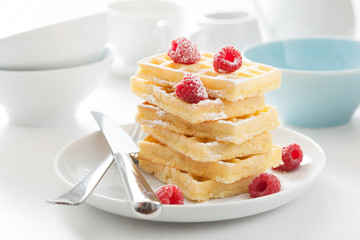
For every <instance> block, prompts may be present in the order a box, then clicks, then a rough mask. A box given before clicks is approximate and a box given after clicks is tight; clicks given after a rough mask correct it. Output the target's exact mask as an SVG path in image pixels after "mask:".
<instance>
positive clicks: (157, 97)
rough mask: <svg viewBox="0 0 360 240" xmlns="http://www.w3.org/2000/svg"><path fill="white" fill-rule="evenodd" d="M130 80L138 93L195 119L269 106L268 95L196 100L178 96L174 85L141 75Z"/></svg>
mask: <svg viewBox="0 0 360 240" xmlns="http://www.w3.org/2000/svg"><path fill="white" fill-rule="evenodd" d="M130 81H131V89H132V91H133V93H135V94H136V95H137V96H139V97H141V98H143V99H144V100H145V101H147V102H149V103H151V104H153V105H156V106H158V107H159V108H161V109H163V110H165V111H167V112H169V113H171V114H173V115H176V116H178V117H180V118H182V119H184V120H186V121H188V122H191V123H201V122H206V121H215V120H219V119H227V118H232V117H238V116H244V115H248V114H252V113H254V112H256V111H258V110H261V109H263V108H264V106H265V97H264V95H261V96H259V97H252V98H247V99H244V100H239V101H236V102H230V101H227V100H223V99H219V98H217V99H207V100H204V101H201V102H199V103H197V104H192V103H188V102H185V101H183V100H181V99H180V98H178V97H177V96H176V94H175V92H174V90H172V89H171V88H165V87H161V86H157V85H155V84H153V83H152V82H150V81H149V80H146V79H143V78H139V77H137V76H133V77H132V78H131V80H130Z"/></svg>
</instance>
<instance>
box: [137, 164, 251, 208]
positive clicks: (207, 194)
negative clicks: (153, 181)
mask: <svg viewBox="0 0 360 240" xmlns="http://www.w3.org/2000/svg"><path fill="white" fill-rule="evenodd" d="M139 166H140V168H141V169H142V170H144V171H145V172H147V173H150V174H153V175H154V176H155V177H156V178H157V179H159V180H160V181H161V182H164V183H167V184H173V185H176V186H178V187H179V188H180V189H181V191H182V193H183V195H184V197H186V198H187V199H190V200H193V201H199V202H204V201H207V200H209V199H212V198H225V197H230V196H234V195H238V194H242V193H247V192H248V191H249V188H248V185H249V183H250V182H251V180H253V179H254V177H255V175H253V176H250V177H247V178H243V179H240V180H238V181H236V182H234V183H230V184H225V183H220V182H216V181H213V180H210V179H208V178H203V177H198V176H195V175H191V174H189V173H186V172H181V171H180V170H178V169H176V168H172V167H168V166H166V165H162V164H158V163H154V162H151V161H147V160H143V159H139Z"/></svg>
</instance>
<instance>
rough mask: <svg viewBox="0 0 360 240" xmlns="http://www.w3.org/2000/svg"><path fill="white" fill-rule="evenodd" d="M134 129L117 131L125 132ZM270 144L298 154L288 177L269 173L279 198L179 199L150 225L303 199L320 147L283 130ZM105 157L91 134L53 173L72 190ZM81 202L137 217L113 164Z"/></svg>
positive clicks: (227, 215) (153, 182)
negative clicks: (299, 158) (296, 150)
mask: <svg viewBox="0 0 360 240" xmlns="http://www.w3.org/2000/svg"><path fill="white" fill-rule="evenodd" d="M133 126H134V124H128V125H123V126H122V127H123V128H124V129H125V130H126V131H128V132H130V131H131V129H132V128H133ZM273 142H274V144H278V145H281V146H286V145H288V144H290V143H294V142H295V143H297V144H299V145H300V146H301V148H302V150H303V152H304V158H303V162H302V163H301V165H300V166H299V167H298V168H297V169H296V170H294V171H292V172H287V173H281V172H277V171H272V170H269V171H270V172H272V173H273V174H275V175H276V176H277V177H278V178H279V179H280V181H281V184H282V187H281V191H280V192H279V193H276V194H273V195H269V196H265V197H261V198H254V199H251V198H250V197H249V194H242V195H238V196H234V197H229V198H225V199H214V200H210V201H208V202H204V203H195V202H191V201H188V200H185V203H184V205H180V206H178V205H164V209H163V211H162V213H161V214H160V216H158V217H157V218H156V219H152V220H153V221H166V222H207V221H218V220H225V219H233V218H240V217H245V216H249V215H253V214H257V213H261V212H265V211H268V210H271V209H274V208H277V207H279V206H281V205H284V204H286V203H288V202H290V201H292V200H294V199H295V198H297V197H298V196H300V195H301V194H303V193H304V192H305V191H306V190H307V189H308V188H309V187H310V186H311V185H312V184H313V183H314V181H315V179H316V178H317V176H318V175H319V173H320V171H321V170H322V168H323V167H324V164H325V154H324V152H323V150H322V149H321V147H320V146H319V145H318V144H317V143H316V142H314V141H313V140H311V139H310V138H308V137H306V136H304V135H303V134H300V133H298V132H295V131H293V130H289V129H286V128H281V127H279V128H277V129H275V130H274V131H273ZM109 152H110V150H109V148H108V146H107V143H106V141H105V139H104V137H103V135H102V133H101V132H94V133H92V134H89V135H87V136H85V137H82V138H80V139H78V140H76V141H74V142H72V143H70V144H68V145H67V146H65V147H64V148H63V149H62V150H61V151H60V153H59V154H58V156H57V158H56V160H55V170H56V173H57V174H58V176H59V177H60V179H61V180H62V181H63V182H64V183H65V185H66V187H67V188H68V189H70V188H72V187H73V186H75V184H76V183H78V182H79V181H80V180H82V179H83V178H84V177H85V176H86V175H87V174H88V173H89V172H90V171H91V170H92V169H93V168H95V167H96V166H97V164H99V163H100V161H102V160H103V159H104V157H105V156H106V155H107V154H108V153H109ZM144 176H145V178H146V179H147V181H148V182H149V184H150V186H152V187H153V189H154V190H155V189H156V188H158V187H159V186H162V185H164V184H163V183H161V182H159V181H158V180H157V179H155V177H153V176H152V175H149V174H144ZM87 203H88V204H90V205H92V206H94V207H96V208H99V209H102V210H105V211H108V212H111V213H114V214H118V215H122V216H126V217H131V218H139V217H137V216H136V215H135V214H134V213H133V212H132V211H131V208H130V203H129V202H128V201H127V197H126V192H125V189H124V188H123V186H122V180H121V177H120V175H119V173H118V170H117V168H116V166H115V164H113V165H112V166H111V167H110V169H109V170H108V172H107V173H106V174H105V176H104V177H103V179H102V180H101V182H100V183H99V184H98V186H97V187H96V189H95V190H94V192H93V193H92V195H91V196H90V197H89V198H88V199H87Z"/></svg>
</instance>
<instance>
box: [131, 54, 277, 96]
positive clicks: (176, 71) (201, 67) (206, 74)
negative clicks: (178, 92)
mask: <svg viewBox="0 0 360 240" xmlns="http://www.w3.org/2000/svg"><path fill="white" fill-rule="evenodd" d="M138 65H139V66H140V69H139V70H138V71H137V73H136V75H137V76H139V77H141V78H144V79H148V80H150V81H152V82H154V83H156V84H157V85H161V86H165V87H173V86H175V85H176V84H177V83H178V82H180V81H181V80H182V79H183V77H184V75H185V74H186V73H196V74H198V75H199V77H200V79H201V81H202V82H203V84H204V86H205V88H206V89H207V92H208V94H209V96H211V97H213V98H221V99H226V100H228V101H232V102H234V101H237V100H241V99H246V98H250V97H255V96H260V95H262V94H264V93H265V92H268V91H271V90H274V89H276V88H278V87H280V83H281V71H280V70H279V69H276V68H273V67H270V66H267V65H263V64H259V63H254V62H246V61H244V62H243V63H242V66H241V68H240V69H238V70H236V71H235V72H232V73H218V72H215V71H214V68H213V54H211V53H207V52H204V53H201V59H200V61H199V62H197V63H195V64H190V65H185V64H179V63H175V62H173V61H172V60H171V59H170V58H169V56H168V55H167V54H166V53H163V54H158V55H155V56H151V57H148V58H144V59H142V60H140V61H139V62H138Z"/></svg>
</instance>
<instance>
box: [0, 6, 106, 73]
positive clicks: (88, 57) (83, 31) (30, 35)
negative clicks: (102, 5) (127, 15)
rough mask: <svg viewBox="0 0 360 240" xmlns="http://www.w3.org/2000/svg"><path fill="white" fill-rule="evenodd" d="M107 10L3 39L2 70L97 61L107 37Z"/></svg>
mask: <svg viewBox="0 0 360 240" xmlns="http://www.w3.org/2000/svg"><path fill="white" fill-rule="evenodd" d="M106 26H107V13H98V14H94V15H89V16H86V17H81V18H77V19H73V20H69V21H65V22H60V23H56V24H53V25H49V26H46V27H42V28H38V29H34V30H31V31H28V32H24V33H20V34H17V35H13V36H10V37H6V38H3V39H0V53H1V54H0V69H1V70H44V69H55V68H65V67H72V66H78V65H83V64H87V63H90V62H93V61H96V60H98V59H99V57H100V56H101V54H102V52H103V50H104V46H105V44H106V41H107V29H106Z"/></svg>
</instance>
